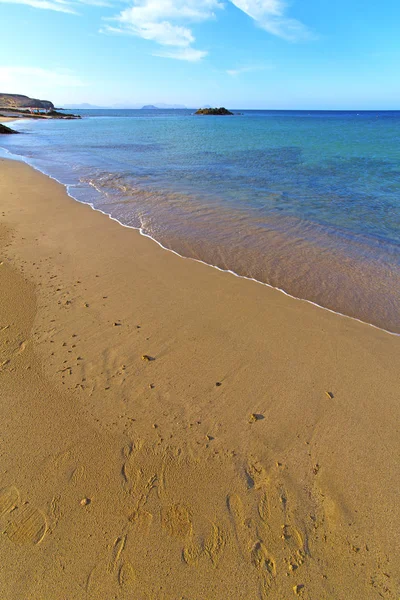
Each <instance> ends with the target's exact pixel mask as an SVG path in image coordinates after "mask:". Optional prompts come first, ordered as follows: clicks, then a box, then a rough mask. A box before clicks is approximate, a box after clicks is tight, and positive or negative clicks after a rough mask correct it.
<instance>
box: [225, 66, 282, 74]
mask: <svg viewBox="0 0 400 600" xmlns="http://www.w3.org/2000/svg"><path fill="white" fill-rule="evenodd" d="M274 68H275V67H274V65H249V66H247V67H238V68H237V69H227V71H226V73H227V74H228V75H230V76H231V77H238V76H239V75H242V74H243V73H255V72H256V71H266V70H267V69H268V70H270V69H274Z"/></svg>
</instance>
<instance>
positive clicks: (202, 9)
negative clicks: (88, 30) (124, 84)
mask: <svg viewBox="0 0 400 600" xmlns="http://www.w3.org/2000/svg"><path fill="white" fill-rule="evenodd" d="M222 8H223V4H222V3H221V2H219V0H134V6H130V7H128V8H125V9H124V10H122V11H121V12H120V13H119V15H118V16H116V17H114V19H113V21H116V22H118V27H115V26H113V25H110V26H106V27H105V29H104V30H103V31H105V32H110V33H111V32H118V33H129V34H131V35H135V36H137V37H141V38H143V39H145V40H150V41H152V42H155V43H157V44H159V45H160V46H167V47H172V48H173V49H169V50H159V51H157V52H154V56H162V57H164V58H175V59H177V60H187V61H191V62H194V61H198V60H201V59H202V58H204V57H205V56H206V55H207V51H205V50H198V49H197V48H194V47H193V44H194V43H195V41H196V39H195V37H194V35H193V31H192V29H191V28H190V27H188V24H191V23H201V22H203V21H207V20H209V19H212V18H214V17H215V11H216V10H218V9H222Z"/></svg>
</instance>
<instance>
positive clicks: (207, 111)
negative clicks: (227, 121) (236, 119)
mask: <svg viewBox="0 0 400 600" xmlns="http://www.w3.org/2000/svg"><path fill="white" fill-rule="evenodd" d="M194 114H195V115H216V116H225V115H233V113H231V112H230V111H229V110H227V109H226V108H224V107H223V106H222V107H221V108H199V110H197V111H196V112H195V113H194Z"/></svg>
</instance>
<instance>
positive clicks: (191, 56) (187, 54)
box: [153, 48, 208, 62]
mask: <svg viewBox="0 0 400 600" xmlns="http://www.w3.org/2000/svg"><path fill="white" fill-rule="evenodd" d="M207 54H208V52H207V51H205V50H196V49H195V48H182V49H181V50H172V51H168V50H165V51H163V50H160V51H159V52H153V56H161V57H162V58H176V59H177V60H187V61H189V62H198V61H199V60H201V59H202V58H204V57H205V56H207Z"/></svg>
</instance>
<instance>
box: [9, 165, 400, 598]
mask: <svg viewBox="0 0 400 600" xmlns="http://www.w3.org/2000/svg"><path fill="white" fill-rule="evenodd" d="M0 192H1V194H0V197H1V203H0V248H1V257H0V262H1V263H2V265H1V266H0V278H1V282H2V285H1V286H0V300H1V302H0V365H1V367H0V381H1V384H2V385H1V386H0V411H1V418H2V419H3V422H4V423H5V428H4V453H3V454H4V456H3V460H4V467H3V473H2V474H1V475H0V490H1V491H0V507H2V517H1V521H0V527H1V530H2V531H4V532H5V535H3V536H2V539H1V540H0V558H1V560H2V564H3V565H4V567H3V568H5V569H6V572H7V574H8V576H7V578H6V580H5V581H4V582H0V591H1V595H2V598H4V600H14V599H15V598H20V597H26V596H27V595H28V594H31V595H35V594H36V596H38V597H39V596H40V597H46V598H48V599H49V600H57V599H58V598H59V597H60V596H61V595H68V598H71V599H72V600H75V598H76V599H80V598H93V599H94V598H97V597H101V595H102V596H103V597H117V598H121V599H122V598H125V597H126V598H128V597H133V596H134V597H135V598H138V600H142V599H143V600H144V599H145V598H148V597H149V596H150V597H154V598H161V597H162V598H163V600H164V599H165V600H176V598H177V597H190V598H191V600H192V599H193V600H204V599H205V598H215V599H219V598H221V599H222V598H225V597H229V598H232V600H248V598H261V599H262V600H263V599H266V598H268V599H272V600H280V599H281V598H283V597H284V598H289V597H292V596H293V595H294V592H295V593H296V594H299V595H300V596H302V597H304V598H310V600H311V599H314V598H319V599H321V600H332V599H336V598H337V599H338V600H339V599H340V598H343V597H348V598H351V597H363V598H365V599H367V600H369V599H371V600H373V599H375V598H376V597H377V595H378V594H381V593H384V594H385V596H386V597H387V598H389V599H393V600H397V585H398V581H399V579H400V561H399V559H398V558H397V557H398V556H399V550H400V548H399V542H398V536H397V534H396V532H397V531H398V528H399V526H400V518H399V516H398V514H397V513H396V512H395V511H393V507H394V506H396V503H397V502H398V497H397V496H398V492H397V488H396V486H395V485H393V482H395V481H397V480H398V477H399V470H400V467H399V465H398V461H396V460H395V459H394V456H395V455H396V454H397V453H398V451H399V441H398V432H397V425H396V424H397V422H398V418H399V416H400V414H399V413H400V409H399V406H398V398H397V387H398V371H399V366H400V365H399V360H400V359H399V347H398V344H399V341H398V339H397V337H396V336H387V335H386V334H385V332H384V331H381V330H379V329H376V328H372V327H365V325H364V324H362V323H359V322H357V321H356V320H354V319H351V318H349V319H340V318H339V316H338V315H336V314H332V313H330V312H328V311H327V310H323V311H319V310H316V308H315V307H314V306H312V305H311V304H309V303H307V302H299V301H296V300H295V299H292V298H290V297H288V296H286V295H284V294H282V293H278V291H277V290H275V288H270V287H267V286H265V285H263V286H260V285H256V284H255V282H253V281H251V280H246V279H243V278H239V277H230V276H229V277H228V276H227V274H225V275H224V274H223V273H222V272H219V271H217V270H216V269H209V268H208V265H205V264H204V263H201V262H197V261H194V260H193V259H192V260H190V261H188V260H182V259H181V258H180V257H178V256H176V255H174V253H172V252H162V251H161V249H160V248H159V247H157V245H155V244H154V243H153V240H152V239H147V238H146V237H145V236H143V235H140V233H139V232H138V231H134V230H133V231H132V230H130V229H132V228H128V227H120V226H119V223H113V222H112V221H113V220H112V219H111V218H108V219H105V218H104V215H103V214H102V213H101V212H100V211H98V210H90V211H89V208H90V207H89V206H87V207H86V208H85V207H84V204H83V203H81V202H79V201H78V202H77V201H75V200H73V199H72V198H71V197H70V196H68V195H67V193H66V190H65V188H64V187H63V186H61V185H60V184H58V183H56V182H55V180H54V179H50V178H49V177H46V176H44V175H42V174H41V173H39V172H38V171H36V170H33V168H32V167H29V166H28V165H26V164H24V163H21V162H17V161H9V160H3V159H0ZM117 225H118V226H117ZM10 406H11V407H13V410H10ZM15 490H17V492H16V491H15ZM24 502H29V506H30V507H31V508H30V510H31V512H30V513H29V515H28V522H29V524H30V525H31V527H30V529H29V530H28V531H27V530H26V528H24V526H23V523H24V515H25V517H26V514H27V513H26V512H25V513H24V512H23V511H24V510H27V509H24V506H26V505H24ZM12 506H16V507H17V508H16V510H11V508H10V507H12ZM32 532H33V533H32ZM35 573H41V577H39V578H38V577H36V576H35ZM99 595H100V596H99Z"/></svg>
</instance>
